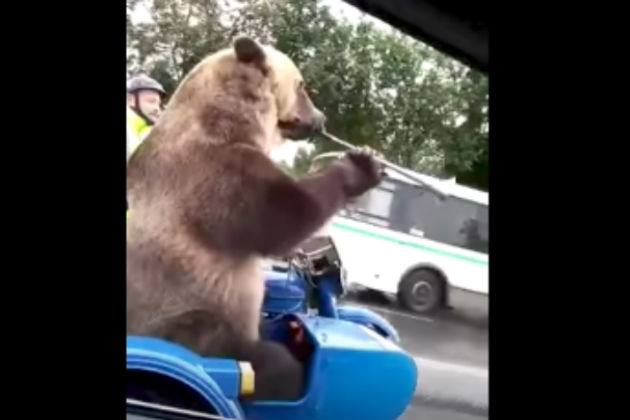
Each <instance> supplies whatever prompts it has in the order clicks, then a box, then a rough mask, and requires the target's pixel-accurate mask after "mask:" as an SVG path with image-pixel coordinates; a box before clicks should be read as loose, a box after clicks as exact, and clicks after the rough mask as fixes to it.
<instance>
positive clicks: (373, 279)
mask: <svg viewBox="0 0 630 420" xmlns="http://www.w3.org/2000/svg"><path fill="white" fill-rule="evenodd" d="M409 173H410V174H412V175H413V176H415V177H416V179H420V180H424V181H425V182H426V183H428V184H429V185H434V186H435V185H439V186H440V189H441V190H442V191H445V192H447V193H448V196H447V198H446V199H444V200H440V199H439V198H438V197H437V196H436V195H435V194H433V193H432V192H430V191H429V190H427V189H426V188H425V187H423V186H421V185H420V184H419V183H414V182H412V181H410V180H409V179H408V178H407V177H404V176H400V175H398V174H396V173H389V174H388V177H387V178H386V179H385V180H384V181H383V182H382V183H381V184H380V185H379V186H378V187H377V188H375V189H373V190H371V191H369V192H368V193H366V194H365V196H363V197H361V198H360V199H359V200H357V201H356V202H354V203H352V204H351V205H348V206H347V207H346V208H345V209H343V210H342V211H341V212H340V213H339V214H337V215H336V216H335V217H334V219H333V220H332V221H331V223H330V224H329V226H328V228H327V231H328V234H329V235H330V236H331V237H332V238H333V240H334V242H335V245H336V247H337V249H338V252H339V255H340V257H341V260H342V262H343V265H344V266H345V267H346V269H347V275H348V279H347V280H348V283H349V284H350V285H352V284H357V285H360V286H363V287H365V288H369V289H373V290H377V291H380V292H385V293H388V294H395V295H397V296H398V299H399V301H400V302H401V304H402V305H403V306H405V307H406V308H408V309H410V310H412V311H416V312H430V311H433V310H435V309H438V308H440V307H452V306H455V307H457V300H459V299H460V298H461V297H463V298H464V299H469V296H471V295H472V296H473V297H475V298H480V299H481V301H482V302H483V304H484V305H486V308H487V299H488V294H489V292H488V264H489V259H488V193H486V192H483V191H479V190H476V189H473V188H468V187H465V186H463V185H459V184H456V183H455V182H454V180H453V181H443V180H439V179H437V178H434V177H430V176H427V175H423V174H419V173H416V172H411V171H409ZM456 296H458V297H457V298H455V297H456ZM477 302H479V300H477Z"/></svg>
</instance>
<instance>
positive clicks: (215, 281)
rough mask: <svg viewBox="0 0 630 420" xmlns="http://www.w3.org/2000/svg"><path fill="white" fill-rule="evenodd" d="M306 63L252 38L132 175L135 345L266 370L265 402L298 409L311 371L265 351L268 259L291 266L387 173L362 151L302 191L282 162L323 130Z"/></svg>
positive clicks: (168, 126) (184, 97) (240, 44)
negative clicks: (293, 147)
mask: <svg viewBox="0 0 630 420" xmlns="http://www.w3.org/2000/svg"><path fill="white" fill-rule="evenodd" d="M323 122H324V117H323V114H322V113H321V112H320V111H318V110H317V109H316V108H315V107H314V106H313V104H312V102H311V101H310V99H309V97H308V95H307V93H306V90H305V86H304V82H303V80H302V76H301V74H300V72H299V71H298V69H297V68H296V66H295V64H294V63H293V62H292V61H291V60H290V59H289V58H288V57H287V56H286V55H284V54H282V53H280V52H279V51H277V50H275V49H273V48H271V47H268V46H262V45H260V44H258V43H257V42H255V41H253V40H251V39H249V38H246V37H241V38H239V39H237V40H236V41H235V42H234V44H233V46H232V47H231V48H227V49H225V50H222V51H220V52H217V53H215V54H212V55H210V56H209V57H207V58H206V59H204V60H203V61H202V62H201V63H200V64H198V65H197V66H196V67H195V68H194V69H193V70H192V71H191V72H190V73H189V74H188V75H187V76H186V78H185V79H184V80H183V82H182V83H181V84H180V86H179V87H178V89H177V90H176V92H175V93H174V95H173V97H172V98H171V100H170V101H169V104H168V106H167V109H166V110H165V112H164V114H163V115H162V117H161V118H160V120H159V122H158V123H157V124H156V125H155V127H154V128H153V130H152V132H151V133H150V134H149V136H148V137H147V139H146V140H145V141H144V143H143V144H142V145H141V146H140V147H139V148H138V149H137V151H136V152H135V154H134V155H133V156H132V157H131V159H130V161H129V164H128V168H127V199H128V206H129V220H128V229H127V333H128V334H130V335H148V336H156V337H162V338H165V339H168V340H171V341H173V342H176V343H180V344H182V345H184V346H186V347H188V348H189V349H191V350H193V351H196V352H198V353H199V354H201V355H205V356H218V357H231V358H235V359H239V360H246V361H250V362H251V363H252V366H253V368H254V371H255V390H256V391H255V393H254V397H255V398H282V399H285V398H288V399H292V398H297V397H298V396H299V395H300V392H301V385H302V368H301V366H300V365H299V363H298V362H297V361H296V360H295V359H294V358H293V357H292V355H291V354H290V353H289V351H288V350H286V348H285V347H283V346H281V345H279V344H275V343H271V342H265V341H262V340H260V339H259V336H258V331H259V321H260V311H261V305H262V300H263V293H264V278H263V274H262V269H261V262H262V258H263V257H264V256H269V255H283V254H286V253H287V252H289V251H291V250H292V249H293V248H294V247H296V246H297V245H298V244H300V243H301V242H302V241H304V240H305V239H307V238H308V237H309V236H310V235H311V234H313V233H314V232H315V231H316V230H317V229H318V228H319V227H321V226H322V225H323V223H324V222H325V221H326V220H327V219H329V218H330V217H331V216H332V215H333V214H334V213H335V212H336V211H337V210H338V209H339V208H340V207H342V206H343V205H344V204H345V203H346V202H347V201H348V199H350V198H352V197H356V196H358V195H360V194H362V193H363V192H365V191H366V190H368V189H370V188H372V187H374V186H375V185H377V184H378V182H379V180H380V179H381V167H380V166H379V165H378V164H377V163H376V161H375V160H374V159H373V158H372V157H371V156H370V155H369V154H366V153H361V152H351V153H349V154H347V155H346V156H345V157H343V158H342V159H339V160H338V161H336V162H335V163H333V164H332V165H330V166H329V167H328V168H326V169H325V170H323V171H320V172H318V173H316V174H314V175H311V176H309V177H306V178H304V179H300V180H297V181H296V180H293V179H292V178H290V177H288V176H287V175H285V174H284V173H283V172H282V171H281V170H280V169H278V168H277V167H276V166H275V165H274V163H273V162H272V161H271V159H270V158H269V156H268V154H269V152H270V150H271V149H272V148H273V147H274V146H276V145H279V144H280V143H281V142H282V139H283V138H291V139H297V138H304V137H305V136H306V135H307V134H309V132H311V131H313V130H319V129H321V128H322V127H323Z"/></svg>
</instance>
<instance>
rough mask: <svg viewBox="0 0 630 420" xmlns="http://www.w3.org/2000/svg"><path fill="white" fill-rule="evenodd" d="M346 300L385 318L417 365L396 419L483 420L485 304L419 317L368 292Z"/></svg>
mask: <svg viewBox="0 0 630 420" xmlns="http://www.w3.org/2000/svg"><path fill="white" fill-rule="evenodd" d="M348 300H349V301H350V302H352V303H354V304H359V305H362V306H367V307H369V308H370V309H372V310H374V311H376V312H377V313H379V314H380V315H382V316H383V317H384V318H386V319H387V320H388V321H389V322H391V323H392V324H393V325H394V327H396V329H397V330H398V332H399V334H400V337H401V346H402V347H403V348H404V349H405V350H407V351H408V352H409V353H410V354H411V355H412V356H413V357H414V359H415V361H416V364H417V365H418V373H419V374H418V385H417V388H416V394H415V395H414V398H413V400H412V402H411V404H410V405H409V407H408V409H407V410H406V411H405V413H404V414H403V415H402V417H400V419H401V420H442V419H444V420H447V419H448V420H460V419H461V420H469V419H470V420H473V419H474V420H481V419H487V418H488V320H487V313H488V312H487V307H486V308H479V306H478V305H475V304H474V303H473V302H469V303H470V304H469V305H468V304H465V305H462V306H461V307H458V308H457V309H454V310H448V311H445V312H442V313H440V314H437V315H432V316H425V315H416V314H413V313H410V312H407V311H405V310H403V309H401V308H399V307H398V305H397V303H396V302H394V301H390V300H387V299H384V298H382V297H379V296H375V295H372V294H358V295H352V296H351V297H350V298H349V299H348ZM350 302H348V303H350ZM465 303H466V302H465ZM484 309H485V310H484Z"/></svg>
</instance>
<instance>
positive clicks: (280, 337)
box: [127, 238, 418, 420]
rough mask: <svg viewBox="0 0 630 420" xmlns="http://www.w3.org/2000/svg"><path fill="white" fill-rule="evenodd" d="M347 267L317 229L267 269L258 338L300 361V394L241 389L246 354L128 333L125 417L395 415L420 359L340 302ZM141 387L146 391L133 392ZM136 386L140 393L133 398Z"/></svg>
mask: <svg viewBox="0 0 630 420" xmlns="http://www.w3.org/2000/svg"><path fill="white" fill-rule="evenodd" d="M345 287H346V283H345V272H344V269H343V267H342V265H341V262H340V260H339V256H338V254H337V252H336V249H335V247H334V244H333V243H332V241H331V240H330V238H314V239H313V240H311V241H308V242H307V244H305V246H304V247H303V248H302V250H301V251H300V252H298V253H297V254H296V255H294V256H293V257H291V258H289V259H285V260H281V261H277V262H275V263H274V264H272V267H270V269H269V270H268V271H267V272H266V295H265V299H264V304H263V308H262V315H263V316H262V322H261V337H262V338H264V339H266V340H273V341H276V342H280V343H283V344H284V345H286V346H287V347H288V348H289V349H290V350H291V351H292V353H293V354H294V355H295V356H296V358H297V359H298V360H300V361H301V363H302V364H303V365H304V368H305V372H306V377H307V380H306V384H305V386H304V390H303V392H302V395H301V397H300V398H299V399H297V400H290V401H276V400H274V401H265V400H260V401H259V400H254V401H252V400H251V399H249V398H246V397H247V395H249V394H251V393H252V391H253V384H254V375H255V372H254V371H253V370H252V368H251V365H250V364H249V363H247V362H242V361H238V360H231V359H221V358H208V357H202V356H200V355H198V354H195V353H193V352H191V351H189V350H188V349H186V348H183V347H182V346H180V345H177V344H175V343H171V342H167V341H164V340H161V339H156V338H152V337H134V336H129V337H127V389H128V399H127V418H128V419H129V420H131V419H138V420H139V419H158V418H159V419H202V418H203V419H226V418H227V419H241V420H245V419H246V420H284V419H286V420H370V419H374V420H394V419H396V418H397V417H399V416H400V415H401V414H402V412H403V411H404V410H405V408H406V407H407V405H408V404H409V402H410V401H411V398H412V396H413V394H414V391H415V388H416V383H417V376H418V373H417V368H416V364H415V362H414V360H413V358H412V357H411V356H409V355H408V354H407V353H406V352H405V351H403V350H402V349H401V348H400V347H399V346H398V344H397V343H398V341H399V337H398V334H397V332H396V330H395V329H394V328H393V327H392V326H391V325H390V324H389V323H388V322H387V321H386V320H385V319H383V318H382V317H380V316H379V315H377V314H375V313H374V312H372V311H369V310H367V309H364V308H361V307H358V306H352V305H337V302H336V300H337V299H338V298H339V297H341V296H342V295H343V293H344V291H345ZM138 389H142V390H143V392H142V393H141V394H138V393H137V392H135V393H134V392H131V391H130V390H135V391H137V390H138ZM137 395H142V396H143V398H142V399H141V398H138V397H137Z"/></svg>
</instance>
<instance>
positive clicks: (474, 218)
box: [408, 194, 488, 253]
mask: <svg viewBox="0 0 630 420" xmlns="http://www.w3.org/2000/svg"><path fill="white" fill-rule="evenodd" d="M408 205H409V208H408V211H409V212H413V214H414V217H413V219H414V221H415V226H414V228H415V229H417V230H419V231H422V232H423V236H424V237H425V238H427V239H431V240H434V241H438V242H443V243H446V244H449V245H454V246H458V247H461V248H466V249H470V250H473V251H478V252H484V253H487V249H488V207H487V206H485V205H481V204H477V203H474V202H472V201H468V200H463V199H460V198H457V197H449V198H447V199H446V200H445V201H444V202H442V203H440V204H437V202H436V200H434V199H432V197H431V194H422V195H420V196H419V197H418V198H417V199H415V200H413V201H409V204H408Z"/></svg>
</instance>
